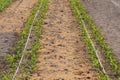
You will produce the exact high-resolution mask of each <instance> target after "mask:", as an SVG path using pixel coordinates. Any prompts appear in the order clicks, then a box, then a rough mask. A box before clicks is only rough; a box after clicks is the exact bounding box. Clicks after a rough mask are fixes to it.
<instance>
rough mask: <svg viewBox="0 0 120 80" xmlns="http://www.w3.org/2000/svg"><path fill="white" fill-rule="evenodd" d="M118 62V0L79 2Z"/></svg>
mask: <svg viewBox="0 0 120 80" xmlns="http://www.w3.org/2000/svg"><path fill="white" fill-rule="evenodd" d="M81 1H82V2H83V3H84V4H85V7H86V9H87V11H88V13H89V14H90V15H91V16H92V18H93V19H94V21H95V23H96V25H97V27H98V28H100V29H101V32H102V33H103V35H104V36H105V38H106V40H107V43H108V44H109V45H110V47H111V48H112V49H113V53H114V54H115V55H116V57H117V59H118V61H119V62H120V0H81Z"/></svg>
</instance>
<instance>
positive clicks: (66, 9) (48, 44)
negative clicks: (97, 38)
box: [28, 0, 97, 80]
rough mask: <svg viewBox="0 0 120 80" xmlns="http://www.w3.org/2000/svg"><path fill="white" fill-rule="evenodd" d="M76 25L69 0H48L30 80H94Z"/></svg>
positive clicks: (92, 69)
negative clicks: (34, 66)
mask: <svg viewBox="0 0 120 80" xmlns="http://www.w3.org/2000/svg"><path fill="white" fill-rule="evenodd" d="M78 26H79V24H78V23H77V22H76V20H75V17H74V15H73V13H72V11H71V9H70V4H69V0H49V6H48V11H47V13H46V15H45V19H44V20H43V24H42V26H41V27H42V29H43V33H42V34H41V39H40V40H39V42H40V45H41V46H40V48H39V50H38V51H37V54H38V58H37V62H36V68H35V70H34V72H32V73H31V75H30V76H29V78H28V79H29V80H87V79H91V80H96V77H97V72H96V69H95V68H94V67H93V66H92V65H91V63H90V62H89V59H88V55H87V53H86V52H85V51H84V44H83V43H82V41H81V40H80V39H81V38H80V37H79V27H78Z"/></svg>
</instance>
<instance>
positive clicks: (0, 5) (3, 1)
mask: <svg viewBox="0 0 120 80" xmlns="http://www.w3.org/2000/svg"><path fill="white" fill-rule="evenodd" d="M12 1H13V0H0V11H2V10H4V9H5V8H6V7H7V6H8V5H9V4H10V3H11V2H12Z"/></svg>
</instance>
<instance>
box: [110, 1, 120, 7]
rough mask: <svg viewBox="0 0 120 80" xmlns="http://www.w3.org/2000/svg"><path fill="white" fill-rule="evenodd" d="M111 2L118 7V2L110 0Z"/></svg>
mask: <svg viewBox="0 0 120 80" xmlns="http://www.w3.org/2000/svg"><path fill="white" fill-rule="evenodd" d="M111 2H112V3H113V4H114V5H115V6H116V7H118V8H120V4H119V3H117V2H115V1H114V0H111Z"/></svg>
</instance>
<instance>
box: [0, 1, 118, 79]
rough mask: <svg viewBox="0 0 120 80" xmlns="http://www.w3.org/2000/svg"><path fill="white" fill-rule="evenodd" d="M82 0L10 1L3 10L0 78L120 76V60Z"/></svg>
mask: <svg viewBox="0 0 120 80" xmlns="http://www.w3.org/2000/svg"><path fill="white" fill-rule="evenodd" d="M11 1H12V0H11ZM81 1H82V2H83V3H85V4H86V5H87V6H88V4H87V2H89V0H86V1H85V0H81ZM81 1H78V0H34V1H32V0H31V1H30V0H29V1H28V0H15V1H14V2H12V3H11V2H8V3H9V4H10V5H9V4H8V5H9V6H8V5H7V6H4V7H5V8H6V7H8V8H6V9H5V10H4V9H1V12H0V14H1V15H0V38H1V40H0V57H1V59H0V65H1V66H0V80H120V65H119V64H118V62H117V60H116V58H115V57H114V55H113V53H112V50H111V47H109V46H108V45H107V43H108V42H106V40H105V38H104V35H103V34H101V31H100V30H99V29H98V28H97V26H98V25H96V24H95V23H94V20H92V18H91V16H89V14H88V11H86V9H85V6H84V4H83V3H82V2H81ZM111 1H112V0H111ZM4 3H5V2H4ZM112 3H113V4H114V5H116V7H118V6H119V5H118V4H117V3H115V2H112ZM4 5H5V4H4ZM1 6H2V5H1ZM90 7H91V6H90ZM96 8H97V7H96ZM88 9H89V8H88ZM90 9H91V8H90ZM91 10H92V9H91ZM98 10H99V9H98ZM93 11H94V10H93ZM103 12H104V11H103ZM97 16H98V15H97ZM103 32H104V30H103ZM112 48H113V47H112ZM113 52H114V50H113ZM5 54H7V55H5Z"/></svg>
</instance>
